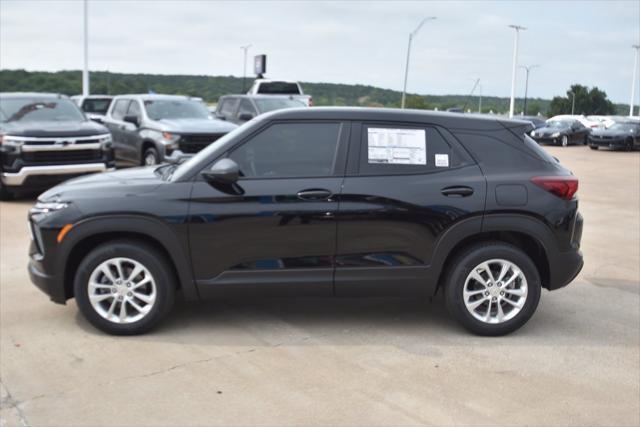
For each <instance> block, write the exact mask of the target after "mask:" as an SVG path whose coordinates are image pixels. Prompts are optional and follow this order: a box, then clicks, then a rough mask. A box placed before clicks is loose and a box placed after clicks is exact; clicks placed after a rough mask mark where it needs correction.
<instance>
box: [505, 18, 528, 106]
mask: <svg viewBox="0 0 640 427" xmlns="http://www.w3.org/2000/svg"><path fill="white" fill-rule="evenodd" d="M509 28H513V29H514V30H516V33H515V38H514V39H513V68H512V70H511V100H510V101H509V117H513V109H514V107H515V103H516V99H515V96H516V67H517V65H518V36H519V35H520V30H522V31H524V30H526V28H525V27H521V26H520V25H509Z"/></svg>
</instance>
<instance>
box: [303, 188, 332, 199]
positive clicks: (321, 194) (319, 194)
mask: <svg viewBox="0 0 640 427" xmlns="http://www.w3.org/2000/svg"><path fill="white" fill-rule="evenodd" d="M332 194H333V193H331V191H329V190H325V189H322V188H313V189H309V190H302V191H298V198H300V199H302V200H326V199H329V198H330V197H331V196H332Z"/></svg>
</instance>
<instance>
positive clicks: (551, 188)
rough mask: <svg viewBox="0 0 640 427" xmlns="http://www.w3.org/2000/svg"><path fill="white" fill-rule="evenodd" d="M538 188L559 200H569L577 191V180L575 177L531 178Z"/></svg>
mask: <svg viewBox="0 0 640 427" xmlns="http://www.w3.org/2000/svg"><path fill="white" fill-rule="evenodd" d="M531 182H533V183H534V184H535V185H537V186H538V187H541V188H544V189H545V190H547V191H548V192H549V193H553V194H555V195H556V196H558V197H560V198H561V199H565V200H571V199H573V196H574V195H575V194H576V192H577V191H578V178H576V177H575V176H573V175H571V176H534V177H533V178H531Z"/></svg>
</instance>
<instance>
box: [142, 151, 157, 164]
mask: <svg viewBox="0 0 640 427" xmlns="http://www.w3.org/2000/svg"><path fill="white" fill-rule="evenodd" d="M149 159H153V162H151V161H150V160H149ZM140 163H141V165H142V166H152V165H157V164H159V163H160V155H159V154H158V150H156V149H155V147H149V148H147V149H146V150H144V153H142V160H141V162H140Z"/></svg>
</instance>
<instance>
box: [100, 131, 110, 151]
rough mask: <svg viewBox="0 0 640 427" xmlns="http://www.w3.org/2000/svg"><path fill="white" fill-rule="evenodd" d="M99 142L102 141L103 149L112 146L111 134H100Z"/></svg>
mask: <svg viewBox="0 0 640 427" xmlns="http://www.w3.org/2000/svg"><path fill="white" fill-rule="evenodd" d="M98 142H99V143H100V145H101V148H102V149H103V150H105V149H109V148H111V142H112V140H111V134H107V135H100V136H99V137H98Z"/></svg>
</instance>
